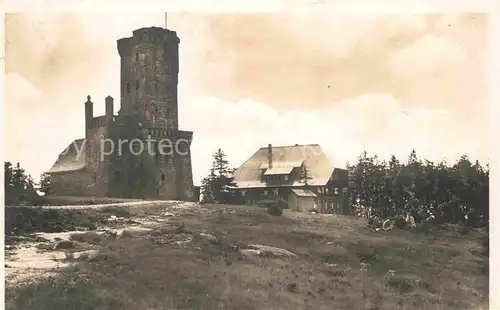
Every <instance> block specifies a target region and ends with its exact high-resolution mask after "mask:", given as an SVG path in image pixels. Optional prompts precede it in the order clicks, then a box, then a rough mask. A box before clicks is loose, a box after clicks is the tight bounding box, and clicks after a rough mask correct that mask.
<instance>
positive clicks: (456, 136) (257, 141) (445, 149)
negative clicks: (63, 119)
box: [180, 94, 488, 182]
mask: <svg viewBox="0 0 500 310" xmlns="http://www.w3.org/2000/svg"><path fill="white" fill-rule="evenodd" d="M180 113H181V119H182V123H183V127H184V128H186V129H188V130H194V141H193V149H192V156H193V165H194V168H193V170H194V177H195V180H196V181H198V182H199V180H200V179H201V178H202V177H204V176H205V175H206V174H207V173H208V168H209V166H210V163H211V157H210V156H208V155H209V154H210V155H211V154H213V153H214V152H215V150H216V149H217V148H219V147H220V148H222V149H223V150H224V151H225V152H226V154H227V155H228V159H229V160H230V163H231V164H232V165H233V166H235V167H236V166H238V165H240V164H242V163H243V162H244V161H245V160H246V159H247V158H248V157H250V156H251V155H252V154H253V153H254V152H255V151H256V150H257V149H258V148H260V147H264V146H266V145H267V144H269V143H271V144H273V145H294V144H312V143H318V144H320V145H321V147H322V148H323V150H324V151H325V152H326V153H327V155H328V156H329V158H330V160H331V161H332V164H334V165H336V166H338V167H344V166H345V162H346V161H350V162H351V163H352V162H355V160H356V158H357V156H358V155H359V154H360V153H361V152H362V151H363V149H364V148H365V147H366V149H367V150H368V151H369V152H370V153H372V154H374V153H376V154H378V155H379V156H381V157H382V158H388V157H389V156H390V155H391V154H395V155H397V156H398V158H400V159H401V160H403V161H404V160H405V159H406V158H407V156H408V155H409V153H410V152H411V150H412V149H416V150H417V154H418V155H419V156H422V157H425V158H428V159H430V160H434V161H438V160H441V159H444V158H447V159H448V160H451V161H454V160H455V159H457V158H458V157H459V156H460V155H462V153H464V152H466V151H465V150H467V152H468V153H469V155H470V156H471V157H472V158H478V159H479V160H481V161H487V160H488V158H487V153H486V152H485V150H486V146H487V140H486V139H485V138H482V137H486V134H487V130H488V129H487V128H486V127H484V128H483V129H482V131H480V132H478V131H474V132H471V131H467V130H465V129H464V126H463V122H464V120H461V119H458V118H457V117H456V116H454V115H453V114H451V113H449V112H446V111H445V110H442V109H425V108H418V107H417V108H410V109H403V106H402V105H401V104H400V103H398V102H397V101H396V100H395V99H394V98H393V97H392V96H391V95H389V94H371V95H362V96H359V97H357V98H351V99H348V100H344V101H342V102H337V103H332V104H331V105H330V106H328V107H324V108H320V109H307V110H306V109H302V110H299V109H295V110H278V109H275V108H271V107H269V106H267V105H265V104H262V103H260V102H257V101H254V100H250V99H245V100H240V101H238V102H229V101H224V100H220V99H215V98H209V99H207V98H200V97H193V98H190V99H189V100H186V101H185V105H183V106H182V108H181V111H180ZM469 125H470V126H471V127H472V128H479V127H478V125H477V124H472V123H471V124H469ZM477 135H479V136H480V138H477Z"/></svg>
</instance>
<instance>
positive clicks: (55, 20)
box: [3, 11, 490, 184]
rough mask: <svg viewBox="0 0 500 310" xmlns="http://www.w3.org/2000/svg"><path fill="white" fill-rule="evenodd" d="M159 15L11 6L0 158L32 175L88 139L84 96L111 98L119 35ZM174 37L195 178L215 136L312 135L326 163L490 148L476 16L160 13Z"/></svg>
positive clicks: (227, 139)
mask: <svg viewBox="0 0 500 310" xmlns="http://www.w3.org/2000/svg"><path fill="white" fill-rule="evenodd" d="M164 22H165V20H164V14H163V13H123V12H122V13H114V14H112V13H105V12H103V13H92V14H90V13H28V14H7V16H6V24H5V38H6V39H5V40H6V46H5V55H6V57H5V104H4V123H3V126H4V133H5V139H4V147H5V152H4V159H5V160H9V161H12V162H20V164H21V166H23V167H25V168H26V169H27V171H28V172H29V173H30V174H31V175H32V176H33V177H34V178H35V179H37V178H38V176H39V175H40V174H41V173H42V172H43V171H46V170H48V169H49V168H50V167H51V166H52V164H53V163H54V162H55V160H56V159H57V156H58V154H59V153H60V152H61V151H62V150H64V148H65V147H66V146H67V145H68V144H69V143H71V142H72V141H73V140H74V139H76V138H83V137H84V126H85V125H84V105H83V103H84V102H85V101H86V96H87V95H91V96H92V101H93V102H94V110H95V111H94V114H95V115H102V114H104V98H105V97H106V96H108V95H110V96H112V97H114V98H115V111H116V112H117V111H118V110H119V104H118V103H119V95H120V92H119V91H120V88H119V80H120V67H119V66H120V58H119V55H118V52H117V49H116V40H117V39H119V38H122V37H129V36H131V35H132V31H133V30H135V29H137V28H142V27H149V26H164ZM168 28H170V29H172V30H175V31H177V33H178V35H179V37H180V40H181V43H180V75H179V103H178V104H179V125H180V127H181V129H183V130H191V131H194V137H193V139H194V140H193V144H192V161H193V175H194V182H195V184H199V182H200V180H201V178H203V177H204V176H206V175H207V174H208V172H209V167H210V163H211V161H212V154H213V153H214V152H215V151H216V150H217V149H218V148H221V149H222V150H223V151H224V152H225V153H226V154H227V157H228V160H229V162H230V164H231V166H233V167H237V166H239V165H240V164H242V163H243V162H244V161H245V160H246V159H247V158H248V157H250V156H251V155H252V154H253V153H254V152H255V151H256V150H257V149H258V148H260V147H264V146H267V145H268V144H269V143H271V144H273V145H275V146H279V145H294V144H315V143H317V144H320V145H321V147H322V148H323V150H324V151H325V153H326V154H327V155H328V157H329V158H330V161H331V162H332V164H333V165H334V166H336V167H341V168H343V167H345V164H346V161H349V162H351V163H354V162H355V161H356V158H357V156H358V155H359V154H360V153H361V152H362V151H363V150H364V149H366V150H367V151H368V152H369V153H371V154H378V156H379V157H381V158H388V157H389V156H390V155H391V154H395V155H396V156H397V157H398V158H400V159H401V160H404V159H405V158H407V156H408V155H409V153H410V152H411V150H412V149H415V150H416V152H417V155H419V156H421V157H423V158H427V159H430V160H434V161H439V160H441V159H446V160H447V161H448V162H453V161H455V160H456V159H457V158H458V157H459V156H461V155H463V154H467V155H468V156H469V157H471V158H472V159H474V160H476V159H478V160H479V161H480V162H482V163H486V162H487V161H489V159H490V156H489V149H488V142H489V141H488V140H489V138H488V131H489V127H488V126H489V124H488V107H489V105H488V71H487V70H488V68H487V64H488V20H487V16H486V15H484V14H465V13H448V14H425V15H424V14H422V15H410V14H406V15H405V14H396V15H382V14H378V15H374V14H368V13H359V14H346V13H342V14H334V13H333V12H330V11H323V12H315V13H311V12H302V13H298V12H287V13H218V14H214V13H212V14H209V13H169V15H168Z"/></svg>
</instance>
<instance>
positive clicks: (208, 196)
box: [201, 169, 215, 203]
mask: <svg viewBox="0 0 500 310" xmlns="http://www.w3.org/2000/svg"><path fill="white" fill-rule="evenodd" d="M213 180H215V173H214V169H210V175H209V176H208V177H204V178H203V180H201V196H202V198H201V201H202V202H203V203H214V193H213V188H212V182H213Z"/></svg>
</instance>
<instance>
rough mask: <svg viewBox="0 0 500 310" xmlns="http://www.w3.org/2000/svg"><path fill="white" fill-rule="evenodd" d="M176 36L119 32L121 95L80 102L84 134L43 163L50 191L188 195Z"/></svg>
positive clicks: (188, 134)
mask: <svg viewBox="0 0 500 310" xmlns="http://www.w3.org/2000/svg"><path fill="white" fill-rule="evenodd" d="M179 42H180V40H179V37H178V36H177V34H176V32H175V31H171V30H168V29H163V28H158V27H151V28H141V29H138V30H135V31H133V36H132V37H129V38H122V39H120V40H118V42H117V46H118V53H119V55H120V60H121V70H120V88H121V100H120V109H119V111H118V114H117V115H115V114H114V112H113V111H114V102H113V98H111V97H110V96H108V97H106V98H105V115H103V116H97V117H95V116H94V112H93V111H94V103H93V102H92V101H91V98H90V96H88V97H87V101H86V102H85V104H84V106H85V139H77V140H75V141H73V142H72V143H71V144H70V145H69V146H68V148H66V149H65V150H64V151H63V152H62V153H61V154H60V155H59V158H58V160H57V161H56V163H55V164H54V165H53V167H52V168H51V169H50V170H49V171H48V173H49V174H50V175H51V182H52V187H53V192H54V195H61V196H92V197H127V198H143V199H177V200H193V199H194V198H195V195H194V187H193V176H192V167H191V152H190V149H191V148H190V146H191V141H192V138H193V133H192V132H191V131H184V130H180V129H179V114H178V99H177V85H178V77H179Z"/></svg>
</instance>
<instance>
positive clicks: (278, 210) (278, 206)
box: [267, 199, 288, 216]
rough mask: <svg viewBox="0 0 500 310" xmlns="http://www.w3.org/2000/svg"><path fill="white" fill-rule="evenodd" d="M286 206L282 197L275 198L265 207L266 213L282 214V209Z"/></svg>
mask: <svg viewBox="0 0 500 310" xmlns="http://www.w3.org/2000/svg"><path fill="white" fill-rule="evenodd" d="M286 208H288V203H287V202H286V201H285V200H283V199H277V200H275V201H274V202H273V203H271V204H270V205H269V206H268V207H267V213H269V214H271V215H274V216H280V215H282V214H283V209H286Z"/></svg>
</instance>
